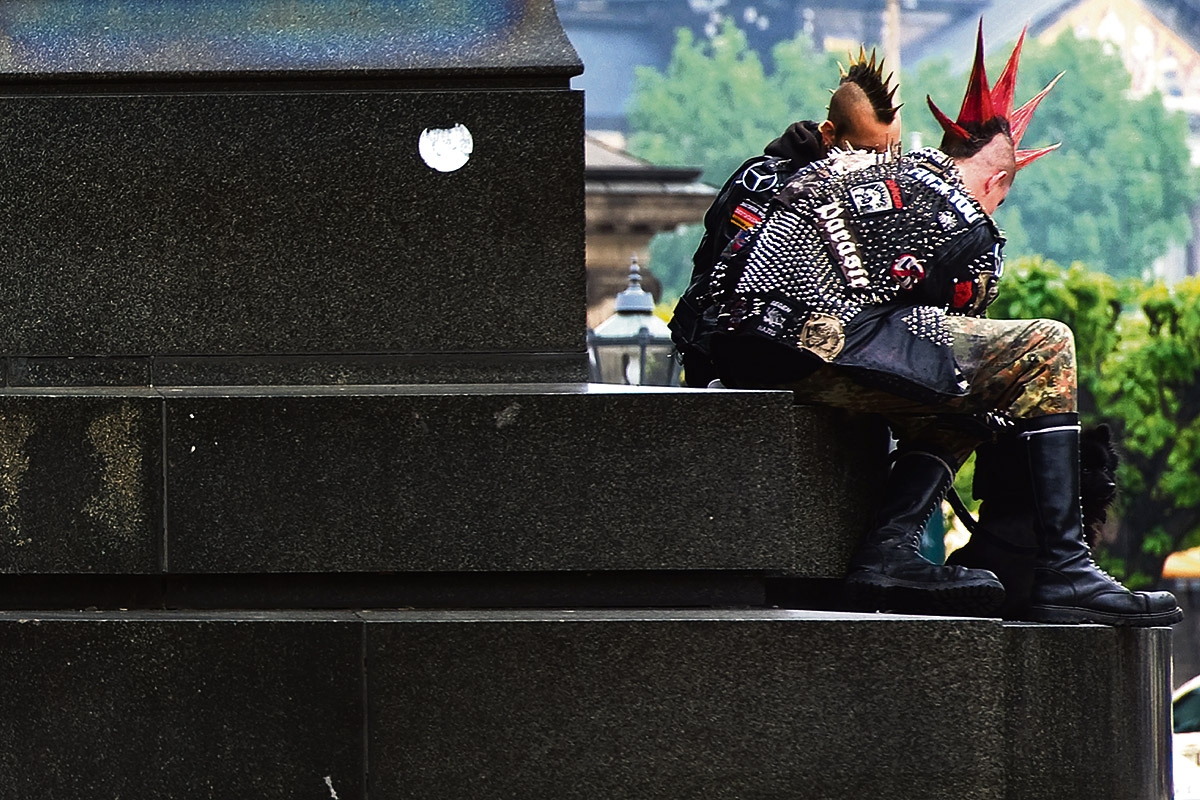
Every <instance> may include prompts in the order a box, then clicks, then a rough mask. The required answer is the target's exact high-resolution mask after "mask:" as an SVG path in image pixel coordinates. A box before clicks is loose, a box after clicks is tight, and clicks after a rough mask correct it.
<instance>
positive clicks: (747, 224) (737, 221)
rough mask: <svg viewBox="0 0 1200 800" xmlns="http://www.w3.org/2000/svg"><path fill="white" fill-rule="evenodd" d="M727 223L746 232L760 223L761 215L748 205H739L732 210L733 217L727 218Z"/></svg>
mask: <svg viewBox="0 0 1200 800" xmlns="http://www.w3.org/2000/svg"><path fill="white" fill-rule="evenodd" d="M729 221H730V222H732V223H733V224H734V225H737V226H738V227H739V228H741V229H742V230H744V231H748V230H750V229H751V228H753V227H754V226H755V225H757V224H758V223H760V222H762V214H761V213H760V212H759V210H758V209H757V208H755V207H753V206H751V205H750V204H749V203H741V204H739V205H738V207H737V208H735V209H734V210H733V216H732V217H730V218H729Z"/></svg>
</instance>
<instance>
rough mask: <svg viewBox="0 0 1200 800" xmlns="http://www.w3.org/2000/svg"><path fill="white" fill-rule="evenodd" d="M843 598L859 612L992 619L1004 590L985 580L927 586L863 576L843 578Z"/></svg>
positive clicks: (1001, 604) (995, 614) (998, 607)
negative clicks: (844, 583) (844, 591)
mask: <svg viewBox="0 0 1200 800" xmlns="http://www.w3.org/2000/svg"><path fill="white" fill-rule="evenodd" d="M846 596H847V599H848V600H849V601H850V603H851V605H852V606H853V607H854V608H855V609H856V610H859V611H885V612H886V611H891V612H895V613H897V614H930V615H935V616H947V617H994V616H997V615H998V614H999V612H1000V608H1001V607H1002V606H1003V605H1004V587H1003V586H1001V585H1000V584H999V583H997V582H994V581H986V580H985V581H972V582H969V583H954V584H949V585H946V586H931V585H929V584H928V583H917V582H914V581H905V580H900V579H896V578H889V577H887V576H886V575H878V574H866V575H860V576H852V577H849V578H847V579H846Z"/></svg>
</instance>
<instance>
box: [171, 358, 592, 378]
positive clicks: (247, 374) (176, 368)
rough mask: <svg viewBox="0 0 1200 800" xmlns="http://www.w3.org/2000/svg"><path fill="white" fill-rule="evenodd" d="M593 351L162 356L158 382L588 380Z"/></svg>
mask: <svg viewBox="0 0 1200 800" xmlns="http://www.w3.org/2000/svg"><path fill="white" fill-rule="evenodd" d="M587 379H588V362H587V354H586V353H584V352H582V351H580V352H578V353H434V354H420V353H416V354H396V355H380V356H325V357H321V356H292V357H287V356H280V357H271V356H258V357H251V356H244V357H240V358H219V357H213V356H195V357H191V358H187V357H178V358H167V357H164V358H156V359H154V366H153V382H154V384H155V385H157V386H269V385H280V386H288V385H297V384H300V385H312V384H329V385H345V384H413V383H583V382H584V381H586V380H587Z"/></svg>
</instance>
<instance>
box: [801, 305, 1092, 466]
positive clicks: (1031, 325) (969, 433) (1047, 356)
mask: <svg viewBox="0 0 1200 800" xmlns="http://www.w3.org/2000/svg"><path fill="white" fill-rule="evenodd" d="M946 324H947V327H948V328H949V330H950V331H951V333H952V334H953V337H954V356H955V359H956V360H957V361H958V366H959V369H960V370H962V373H963V375H964V376H965V377H966V379H967V381H968V382H969V383H970V390H969V391H968V392H967V394H965V395H963V396H961V397H953V398H947V399H946V400H944V401H941V402H938V403H937V404H936V405H931V404H927V403H925V404H923V403H917V402H914V401H912V400H908V399H905V398H902V397H898V396H896V395H894V394H891V393H889V392H886V391H883V390H881V389H875V388H871V387H867V386H864V385H862V384H860V383H857V382H855V381H853V380H851V379H850V378H848V377H847V376H846V375H845V374H843V373H842V372H841V371H840V370H838V369H837V367H835V366H832V365H826V366H823V367H821V368H820V369H818V370H817V371H816V372H815V373H813V374H812V375H810V376H809V377H807V378H805V379H804V380H802V381H798V382H796V383H792V384H788V385H786V386H785V387H783V388H787V389H791V390H792V391H793V392H795V395H796V402H798V403H814V404H819V405H828V406H834V407H837V408H843V409H846V410H849V411H859V412H869V413H874V414H880V415H882V416H884V417H885V418H886V419H887V420H888V423H889V424H890V425H891V427H892V431H893V433H894V434H895V436H896V439H897V440H898V441H899V442H900V443H901V445H905V444H908V445H916V446H919V447H921V448H922V449H933V450H934V451H935V452H940V454H941V455H942V456H943V457H946V458H949V459H952V460H953V461H954V465H955V466H956V467H957V466H960V465H961V464H962V463H963V462H964V461H965V460H966V459H967V456H969V455H970V454H971V452H972V451H973V450H974V449H975V448H976V447H978V446H979V444H980V443H981V442H983V441H984V440H985V439H986V438H988V436H989V435H990V433H989V431H988V430H987V428H986V427H985V425H984V424H983V422H982V420H983V419H984V418H985V416H986V415H987V414H989V413H996V414H1001V415H1005V416H1008V417H1011V418H1013V419H1028V418H1031V417H1040V416H1045V415H1047V414H1059V413H1064V412H1073V411H1076V410H1077V408H1078V406H1077V402H1078V397H1077V394H1078V392H1077V384H1076V363H1075V338H1074V336H1073V335H1072V333H1071V329H1070V328H1069V327H1068V326H1067V325H1065V324H1063V323H1061V322H1056V321H1054V320H1048V319H1032V320H1001V319H985V318H980V317H961V316H949V317H947V318H946Z"/></svg>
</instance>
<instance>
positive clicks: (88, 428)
mask: <svg viewBox="0 0 1200 800" xmlns="http://www.w3.org/2000/svg"><path fill="white" fill-rule="evenodd" d="M161 406H162V400H161V398H160V397H159V396H158V395H157V394H156V393H154V392H152V391H149V390H105V389H97V390H93V391H90V392H83V391H81V390H65V389H64V390H59V391H58V392H56V393H49V394H39V393H37V392H30V391H24V392H23V391H22V390H19V389H7V390H6V391H5V392H4V393H3V394H0V573H25V574H36V573H55V572H69V573H133V574H137V573H147V572H153V571H157V569H158V566H159V550H160V548H161V542H162V449H161V434H162V407H161Z"/></svg>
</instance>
